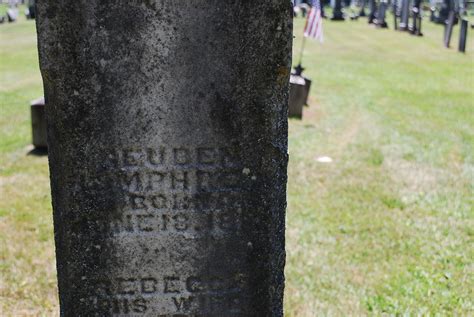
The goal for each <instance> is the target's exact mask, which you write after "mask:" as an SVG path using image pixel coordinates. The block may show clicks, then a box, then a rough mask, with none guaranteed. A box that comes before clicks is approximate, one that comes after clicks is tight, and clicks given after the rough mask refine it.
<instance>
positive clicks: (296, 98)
mask: <svg viewBox="0 0 474 317" xmlns="http://www.w3.org/2000/svg"><path fill="white" fill-rule="evenodd" d="M307 95H308V89H307V88H306V81H305V79H304V78H303V77H302V76H299V75H291V77H290V100H289V107H288V116H289V117H292V118H299V119H301V118H302V117H303V106H304V105H305V104H306V102H307V99H306V98H307Z"/></svg>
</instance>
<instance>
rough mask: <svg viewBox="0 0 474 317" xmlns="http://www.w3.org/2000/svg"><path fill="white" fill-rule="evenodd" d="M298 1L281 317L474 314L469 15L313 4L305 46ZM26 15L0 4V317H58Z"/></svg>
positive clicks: (420, 7)
mask: <svg viewBox="0 0 474 317" xmlns="http://www.w3.org/2000/svg"><path fill="white" fill-rule="evenodd" d="M295 2H296V3H295V5H296V7H295V18H294V66H295V67H296V66H298V65H299V66H301V67H297V69H296V70H295V72H294V77H295V78H293V79H294V80H293V79H292V94H293V95H292V97H294V98H295V100H296V101H295V100H292V102H293V104H292V105H290V106H291V107H294V109H293V110H295V111H296V115H294V118H291V119H290V130H289V133H290V134H289V146H290V149H289V152H290V162H289V184H288V186H289V187H288V210H287V233H286V235H287V266H286V279H287V280H286V293H285V312H286V315H287V316H326V315H328V316H362V315H384V314H387V315H402V314H406V315H439V316H452V315H457V316H472V315H474V300H473V298H474V294H473V293H474V261H473V259H474V248H473V242H474V199H473V197H474V195H473V194H474V112H473V111H474V110H473V109H474V108H473V107H474V53H473V49H474V36H473V32H474V30H473V29H472V22H473V17H472V13H473V4H472V2H466V1H451V0H446V1H445V0H441V1H438V0H436V1H430V2H421V1H417V0H415V1H407V0H401V1H398V0H397V1H395V2H385V0H379V1H373V0H372V1H368V0H367V2H364V0H360V1H340V0H335V1H332V3H329V2H323V3H321V4H319V6H320V8H321V10H320V22H318V23H320V24H318V28H321V29H320V30H321V32H322V33H321V34H322V35H323V36H311V34H308V36H307V37H306V38H305V37H304V36H303V34H304V29H305V25H307V23H312V22H311V21H308V17H309V16H310V10H311V7H312V6H314V5H315V4H314V3H313V2H312V1H311V2H310V3H305V2H303V1H295ZM308 2H309V1H308ZM313 12H314V11H313ZM323 16H326V17H327V18H323ZM34 17H35V12H34V2H33V1H1V3H0V20H1V21H2V23H1V24H0V315H1V316H56V315H57V314H58V300H57V288H56V283H57V281H56V269H55V258H54V256H55V255H54V237H53V226H52V211H51V199H50V189H49V173H48V161H47V151H45V149H44V145H42V144H41V142H42V139H41V137H42V136H41V133H42V132H41V129H42V125H41V124H42V123H41V120H42V119H41V118H42V117H41V111H42V108H41V106H42V107H43V108H44V105H42V103H41V100H37V99H38V98H41V97H42V95H43V90H42V80H41V76H40V73H39V68H38V54H37V47H36V45H37V42H36V41H37V40H36V33H35V32H36V30H35V21H34ZM463 21H466V22H463ZM369 22H370V23H369ZM463 25H464V26H463ZM463 28H464V29H466V33H467V35H466V36H465V39H466V41H465V42H464V43H465V47H464V49H463V50H462V49H461V48H462V47H461V46H460V43H462V37H463V33H462V32H461V30H463ZM307 31H308V29H307ZM313 35H316V34H313ZM303 40H304V41H305V43H304V45H303ZM321 40H322V43H321ZM302 68H304V70H303V72H301V70H302ZM301 76H304V78H306V79H307V80H310V81H311V87H310V90H309V96H307V99H304V100H303V101H301V100H300V99H298V96H297V95H298V93H297V89H299V88H298V85H300V86H304V87H306V83H305V82H304V81H303V82H302V83H301V82H300V83H298V80H297V79H298V78H296V77H301ZM300 88H301V87H300ZM302 91H303V92H304V89H303V90H302ZM303 94H304V93H303ZM305 97H306V96H305ZM33 100H35V101H34V102H32V101H33ZM297 100H300V101H297ZM32 104H33V106H32ZM35 107H36V108H35ZM38 107H40V108H38ZM46 107H47V105H46ZM32 123H33V124H32ZM34 129H37V131H36V132H35V133H39V134H38V135H36V138H37V139H36V141H34V140H33V130H34ZM33 143H35V145H36V146H35V145H33Z"/></svg>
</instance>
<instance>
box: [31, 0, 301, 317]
mask: <svg viewBox="0 0 474 317" xmlns="http://www.w3.org/2000/svg"><path fill="white" fill-rule="evenodd" d="M37 29H38V36H39V40H38V43H39V53H40V64H41V65H40V66H41V72H42V76H43V81H44V88H45V97H46V103H47V105H48V106H47V109H46V117H47V120H48V145H49V160H50V170H51V189H52V199H53V210H54V228H55V241H56V256H57V270H58V283H59V299H60V309H61V315H62V316H282V315H283V309H282V299H283V289H284V275H283V269H284V263H285V248H284V232H285V222H284V221H285V206H286V180H287V176H286V165H287V159H288V156H287V111H288V108H287V102H288V93H289V92H288V91H289V89H288V82H289V74H290V54H291V42H292V11H291V2H290V1H288V0H262V1H218V0H192V1H191V0H186V1H175V0H129V1H118V0H113V1H104V0H89V1H72V0H68V1H57V0H42V1H38V3H37Z"/></svg>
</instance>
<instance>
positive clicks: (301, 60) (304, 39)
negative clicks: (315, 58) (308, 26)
mask: <svg viewBox="0 0 474 317" xmlns="http://www.w3.org/2000/svg"><path fill="white" fill-rule="evenodd" d="M305 44H306V36H304V34H303V40H302V43H301V50H300V62H299V65H300V66H301V64H302V63H303V52H304V47H305Z"/></svg>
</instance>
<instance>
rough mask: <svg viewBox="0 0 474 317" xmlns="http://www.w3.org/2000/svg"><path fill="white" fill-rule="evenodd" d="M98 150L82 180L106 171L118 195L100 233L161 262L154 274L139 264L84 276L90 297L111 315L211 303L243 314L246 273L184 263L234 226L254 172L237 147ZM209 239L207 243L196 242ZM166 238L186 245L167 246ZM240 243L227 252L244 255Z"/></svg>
mask: <svg viewBox="0 0 474 317" xmlns="http://www.w3.org/2000/svg"><path fill="white" fill-rule="evenodd" d="M103 156H104V157H103V159H101V160H100V162H101V163H100V164H99V165H98V166H97V167H96V175H94V177H89V178H85V179H83V184H86V186H92V187H93V186H94V183H95V182H98V183H100V182H101V177H112V178H109V179H112V180H114V181H115V182H116V184H114V186H116V187H117V188H118V190H119V191H120V192H121V193H122V196H123V198H124V199H123V201H122V203H121V204H120V205H119V206H116V207H115V208H117V210H115V211H114V215H115V216H114V217H113V219H108V220H104V221H103V222H104V223H101V224H100V226H101V227H102V230H103V232H104V234H105V235H106V236H107V237H108V238H109V239H116V241H127V243H128V246H130V245H132V246H133V248H138V249H139V250H140V251H139V252H140V254H142V256H143V257H144V258H145V259H148V260H145V262H146V261H148V262H149V263H152V264H153V265H157V263H158V265H162V266H168V267H167V268H166V269H163V270H162V275H161V276H160V274H161V273H153V274H151V275H150V274H149V272H150V270H148V271H147V270H145V271H146V272H148V273H147V274H143V275H137V273H124V274H125V276H119V277H117V276H115V277H102V278H100V279H99V280H97V281H91V284H90V285H93V289H91V297H90V298H88V299H87V300H88V301H89V303H90V304H91V305H93V306H95V307H97V309H98V310H100V311H103V310H104V309H105V310H107V311H109V312H110V313H111V314H128V313H130V314H146V313H152V312H153V311H155V310H156V309H157V307H158V306H160V309H159V310H160V311H163V310H168V311H169V313H170V314H172V313H178V314H186V313H189V312H192V311H193V308H195V307H197V306H199V307H201V308H202V307H203V305H204V307H207V309H208V310H209V311H210V312H212V310H213V309H212V307H213V306H214V305H215V306H216V307H219V306H220V307H223V306H224V307H228V308H229V313H231V312H234V313H235V314H239V313H242V312H239V306H240V304H239V303H241V301H242V300H244V295H243V294H241V293H242V292H241V290H242V285H244V284H245V283H246V282H245V281H246V278H245V276H246V274H244V273H242V272H238V271H232V269H230V270H228V272H227V273H223V274H221V275H224V276H213V275H212V274H211V273H206V274H204V275H198V274H200V272H193V268H191V269H189V266H192V264H193V261H196V259H198V258H199V257H200V256H201V254H200V253H204V254H205V253H206V252H207V251H206V248H208V247H210V248H212V247H214V248H215V246H216V245H217V246H218V245H219V241H220V239H224V238H225V237H226V236H228V234H232V235H234V236H238V235H239V233H240V231H241V228H242V224H243V222H244V221H243V217H245V209H246V206H245V201H246V195H247V194H248V192H249V188H250V185H251V183H252V181H254V180H256V178H257V175H253V174H252V171H251V170H250V168H248V167H245V166H242V165H241V163H240V162H241V160H240V159H239V155H238V153H237V152H236V151H235V150H234V149H233V148H231V147H195V148H188V147H177V148H171V147H157V148H133V149H120V150H113V151H111V150H107V151H104V152H103ZM111 175H112V176H111ZM104 212H106V211H104ZM121 239H122V240H121ZM123 239H125V240H123ZM176 239H178V240H176ZM179 239H184V240H179ZM209 239H212V240H213V244H214V246H209V243H204V244H199V241H208V240H209ZM130 241H131V242H130ZM169 241H174V242H176V241H187V242H186V243H189V245H188V246H185V244H186V243H184V244H180V245H181V246H182V247H181V248H178V249H176V248H175V247H172V248H170V247H168V245H169V243H168V242H169ZM174 242H173V243H174ZM173 243H172V244H171V245H173V246H175V245H176V244H173ZM203 245H204V247H203ZM224 245H225V243H224ZM242 245H243V246H239V247H238V248H237V249H234V250H230V251H228V252H230V253H229V254H234V255H235V254H239V255H238V256H242V257H244V256H245V254H242V253H244V252H245V249H246V247H247V242H242ZM193 246H197V248H198V249H199V250H196V249H193ZM153 257H155V258H153ZM190 258H191V260H190ZM188 262H189V263H188ZM180 263H181V264H182V263H184V264H183V265H184V266H180V265H181V264H180ZM187 265H188V266H187ZM170 267H171V268H170ZM180 267H186V269H180ZM126 271H127V270H126ZM134 271H135V272H136V270H134ZM145 271H144V272H145ZM159 271H160V270H159ZM170 272H171V273H170ZM157 275H158V276H157ZM201 308H200V309H201Z"/></svg>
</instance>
